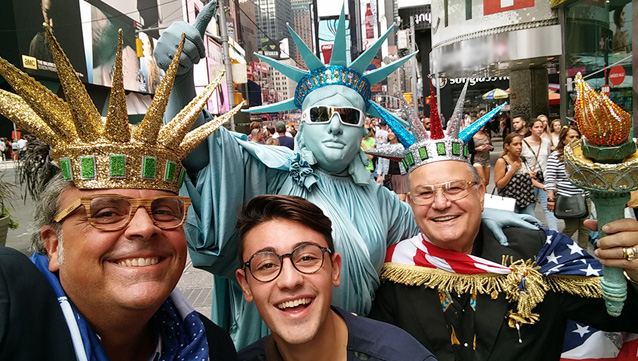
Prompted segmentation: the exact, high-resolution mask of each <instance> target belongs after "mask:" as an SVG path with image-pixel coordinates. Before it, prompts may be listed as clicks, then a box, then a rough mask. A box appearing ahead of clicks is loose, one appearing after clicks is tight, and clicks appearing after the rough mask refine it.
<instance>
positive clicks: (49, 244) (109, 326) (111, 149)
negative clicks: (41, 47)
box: [0, 24, 238, 361]
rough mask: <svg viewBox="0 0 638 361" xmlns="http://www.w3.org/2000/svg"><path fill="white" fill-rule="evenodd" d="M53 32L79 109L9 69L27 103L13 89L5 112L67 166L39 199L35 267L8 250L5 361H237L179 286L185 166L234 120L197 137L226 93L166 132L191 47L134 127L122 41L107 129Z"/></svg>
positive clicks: (2, 295)
mask: <svg viewBox="0 0 638 361" xmlns="http://www.w3.org/2000/svg"><path fill="white" fill-rule="evenodd" d="M45 31H46V33H47V37H48V39H49V42H50V46H51V51H52V53H53V56H54V59H55V63H56V67H57V72H58V76H59V78H60V83H61V84H62V87H63V90H64V95H65V98H66V101H64V100H62V99H60V98H59V97H57V96H56V95H55V94H53V93H52V92H51V91H49V90H48V89H47V88H46V87H45V86H43V85H42V84H40V83H38V82H37V81H35V80H34V79H33V78H31V77H29V76H28V75H27V74H25V73H23V72H22V71H20V70H18V69H17V68H15V67H14V66H13V65H11V64H9V63H8V62H7V61H6V60H4V59H1V58H0V74H1V75H2V76H3V77H4V78H5V79H6V80H7V82H8V83H9V84H11V86H12V87H13V88H14V89H15V91H16V93H17V95H16V94H13V93H9V92H7V91H4V90H0V113H2V114H3V115H5V116H6V117H8V118H9V119H11V120H12V121H14V122H15V123H17V124H18V125H20V126H21V127H24V128H25V129H26V130H28V131H29V132H30V133H32V134H34V135H36V136H38V137H40V138H41V139H42V140H44V141H45V142H47V143H48V144H49V145H50V146H51V147H52V150H51V156H52V158H53V159H55V161H56V162H57V164H58V165H59V166H60V169H61V172H60V174H59V175H57V176H56V177H54V178H53V179H52V180H50V181H49V183H48V184H47V185H46V187H45V189H44V190H43V191H42V193H41V194H40V198H39V200H38V202H37V205H36V210H35V223H36V226H37V230H36V231H35V232H34V234H33V235H32V238H33V247H34V249H35V250H36V252H35V253H34V254H33V256H31V258H30V260H29V259H27V258H26V257H25V256H24V255H22V254H21V253H19V252H17V251H15V250H12V249H9V248H4V247H2V248H0V320H1V321H0V360H30V361H32V360H56V361H57V360H178V359H179V360H194V359H202V360H206V359H210V360H236V359H237V354H236V352H235V348H234V345H233V344H232V341H231V339H230V337H229V335H228V334H227V333H226V332H225V331H224V330H222V329H221V328H220V327H218V326H216V325H215V324H213V323H212V322H211V321H210V320H208V319H207V318H206V317H204V316H201V315H200V314H199V313H197V312H196V311H195V310H194V309H193V307H192V306H191V305H190V304H189V303H188V301H187V299H186V297H184V295H183V294H181V292H179V290H176V289H175V286H176V285H177V282H178V280H179V278H180V277H181V275H182V271H183V270H184V266H185V263H186V256H187V254H186V252H187V250H186V248H187V246H186V239H185V234H184V229H183V223H184V221H185V219H186V214H187V209H188V207H189V204H190V199H189V198H186V197H182V196H178V195H177V194H176V193H177V192H178V190H179V188H180V186H181V183H182V181H183V178H184V173H185V171H184V169H183V167H182V165H181V160H182V159H183V158H184V156H185V155H186V154H188V153H189V152H190V151H191V150H192V149H193V148H194V147H196V146H197V144H199V142H201V141H202V140H203V139H205V138H206V137H207V136H208V135H209V134H210V133H211V132H213V131H214V130H215V129H216V128H217V127H219V125H220V124H221V123H222V122H223V121H225V120H226V119H228V118H229V117H230V116H231V115H232V112H231V113H229V114H227V115H224V116H221V117H219V118H216V119H215V120H213V121H211V122H209V123H208V124H206V125H205V126H203V127H201V128H198V129H195V130H193V131H191V132H189V128H190V127H191V125H192V123H193V122H194V120H195V118H196V116H197V114H198V113H199V112H200V111H201V109H202V108H203V106H204V105H205V103H206V100H207V99H208V97H209V96H210V94H211V93H212V92H213V91H214V89H215V86H216V85H217V84H211V85H210V86H209V87H208V88H207V89H206V91H205V92H204V94H202V95H201V96H200V97H197V98H196V99H194V100H193V102H192V103H190V104H189V105H188V106H187V107H186V108H184V110H183V111H181V112H180V113H179V114H178V115H177V116H176V117H175V118H174V119H173V120H172V121H171V122H170V123H168V124H167V125H165V126H163V125H162V118H163V115H164V111H165V108H166V102H167V100H168V93H169V92H170V89H171V86H172V82H173V79H174V77H175V73H176V70H177V65H178V62H177V59H179V54H180V52H181V48H182V46H183V45H180V47H179V49H178V51H177V55H176V61H174V62H173V64H172V65H171V66H170V68H169V70H168V72H167V75H166V76H165V77H164V79H163V81H162V83H161V85H160V86H159V88H158V90H157V93H156V94H155V97H154V99H153V101H152V103H151V105H150V108H149V110H148V112H147V114H146V115H145V117H144V119H143V121H142V123H141V124H140V125H139V126H133V125H130V124H129V121H128V116H127V111H126V99H125V94H124V87H123V77H122V32H121V31H120V33H119V38H118V43H117V60H116V66H115V70H114V81H113V87H112V91H111V97H110V103H109V109H108V115H107V116H106V119H105V120H103V119H101V116H100V113H99V112H98V111H97V109H96V108H95V106H94V105H93V103H92V101H91V98H90V97H89V95H88V93H87V91H86V89H85V88H84V85H83V84H82V83H81V81H80V78H79V77H78V75H77V74H76V72H75V70H74V69H73V67H72V66H71V63H70V61H69V59H68V58H67V57H66V55H65V54H64V52H63V51H62V49H61V48H60V46H59V44H58V42H57V40H56V39H55V38H54V37H53V33H52V30H51V28H50V27H49V26H48V25H46V24H45ZM182 44H183V40H182ZM114 45H115V44H114ZM237 110H238V108H237V109H235V110H233V112H235V111H237ZM193 114H194V115H193Z"/></svg>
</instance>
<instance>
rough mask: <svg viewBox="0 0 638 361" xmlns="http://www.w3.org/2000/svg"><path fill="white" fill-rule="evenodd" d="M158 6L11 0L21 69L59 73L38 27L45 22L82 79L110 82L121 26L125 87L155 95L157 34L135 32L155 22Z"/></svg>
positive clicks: (143, 1)
mask: <svg viewBox="0 0 638 361" xmlns="http://www.w3.org/2000/svg"><path fill="white" fill-rule="evenodd" d="M157 8H158V7H157V0H137V1H129V0H105V1H99V0H90V1H85V0H15V1H14V9H15V14H16V20H17V21H16V27H17V31H18V48H19V51H20V55H21V57H22V67H23V69H24V70H26V71H27V72H28V73H30V74H33V75H38V76H44V77H51V78H55V77H57V74H56V71H55V66H54V64H53V58H52V56H51V51H50V50H49V47H48V43H47V41H46V38H45V35H44V30H43V29H42V25H41V24H42V22H46V23H48V24H50V25H51V26H52V28H53V32H54V34H55V36H56V38H57V39H58V41H59V42H60V45H61V46H62V49H63V50H64V52H65V53H66V54H67V56H68V57H69V59H70V61H71V64H72V65H73V67H74V68H75V70H76V71H77V72H78V75H79V76H80V79H82V81H83V82H85V83H89V84H94V85H102V86H110V85H111V83H112V81H113V66H114V64H115V53H116V46H117V34H118V29H122V32H123V47H122V60H123V74H124V88H125V89H127V90H132V91H136V92H143V93H154V92H155V88H156V87H157V85H158V84H159V81H160V70H159V69H158V67H157V65H156V64H155V60H154V59H153V56H152V54H153V47H154V45H155V43H156V41H157V40H156V39H157V37H158V33H157V31H149V32H140V31H138V30H141V29H143V28H144V27H145V22H148V21H154V22H155V23H151V24H150V25H153V26H157V18H158V14H157Z"/></svg>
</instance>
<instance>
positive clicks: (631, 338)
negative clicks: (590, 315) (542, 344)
mask: <svg viewBox="0 0 638 361" xmlns="http://www.w3.org/2000/svg"><path fill="white" fill-rule="evenodd" d="M636 359H638V335H637V334H634V333H626V332H605V331H600V330H597V329H595V328H593V327H591V326H587V325H585V324H582V323H578V322H575V321H571V320H570V321H568V322H567V327H566V328H565V341H564V343H563V353H562V355H561V358H560V360H561V361H635V360H636Z"/></svg>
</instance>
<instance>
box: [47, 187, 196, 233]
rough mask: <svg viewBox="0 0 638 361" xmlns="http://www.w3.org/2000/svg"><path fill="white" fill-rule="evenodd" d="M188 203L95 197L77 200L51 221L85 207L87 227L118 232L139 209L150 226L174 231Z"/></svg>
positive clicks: (172, 198) (175, 199)
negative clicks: (146, 216)
mask: <svg viewBox="0 0 638 361" xmlns="http://www.w3.org/2000/svg"><path fill="white" fill-rule="evenodd" d="M190 204H191V200H190V198H188V197H181V196H159V197H153V198H130V197H125V196H122V195H112V194H94V195H90V196H85V197H80V198H79V199H77V200H76V201H75V202H73V203H71V204H70V205H69V206H68V207H66V208H65V209H63V210H62V211H60V212H59V213H58V214H57V215H56V216H55V217H54V218H53V220H54V221H56V222H58V223H59V222H61V221H63V220H64V219H65V218H66V217H68V216H69V215H70V214H71V213H73V212H74V211H75V210H76V209H78V208H80V206H84V209H85V210H86V217H87V218H88V220H89V223H90V224H91V225H92V226H93V227H95V228H97V229H99V230H102V231H117V230H120V229H122V228H124V227H126V226H127V225H128V224H129V223H130V222H131V219H133V215H135V212H137V209H138V208H139V207H144V209H146V212H147V213H148V215H149V217H151V219H152V220H153V223H154V224H155V225H156V226H157V227H159V228H161V229H174V228H177V227H179V226H181V225H182V224H184V220H185V219H186V212H187V210H188V206H190Z"/></svg>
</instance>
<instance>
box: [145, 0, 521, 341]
mask: <svg viewBox="0 0 638 361" xmlns="http://www.w3.org/2000/svg"><path fill="white" fill-rule="evenodd" d="M215 6H216V2H215V1H212V2H211V3H209V4H208V5H206V7H204V8H203V9H202V11H201V12H200V14H199V15H198V18H197V20H196V22H195V24H194V26H191V25H189V24H187V23H183V22H179V23H174V24H172V25H171V26H170V27H169V28H168V29H167V30H166V31H165V32H164V33H163V34H162V36H161V37H160V39H159V42H158V45H157V47H156V48H155V52H154V55H155V57H156V60H157V63H158V65H159V66H160V67H166V65H167V64H168V63H169V62H170V60H171V54H172V53H173V52H174V49H175V46H176V45H175V44H177V39H178V36H177V35H178V34H181V33H182V32H185V33H186V37H187V39H188V40H189V41H187V43H186V45H185V48H184V53H183V54H182V58H181V61H180V69H179V70H178V77H177V79H176V80H175V87H174V89H173V92H172V93H171V99H170V101H169V111H168V112H169V113H170V108H171V107H174V108H175V109H179V107H181V106H183V105H184V104H186V103H187V102H189V101H190V100H191V99H192V98H193V97H194V96H195V90H194V86H193V79H192V68H191V67H192V64H193V63H195V62H197V61H199V58H200V57H203V56H204V54H205V48H204V43H203V40H202V37H203V35H204V31H205V27H206V24H207V23H208V19H210V17H211V16H212V13H213V11H214V9H215ZM393 28H394V27H393V26H392V27H390V29H388V31H387V32H386V33H385V34H383V35H382V36H381V37H380V38H379V40H378V41H377V42H376V43H375V44H373V45H372V46H371V47H370V48H369V49H368V50H366V51H365V52H364V53H363V54H361V55H360V56H359V57H358V58H357V59H355V60H354V61H353V62H352V63H350V64H348V62H347V57H346V36H345V32H346V24H345V15H344V11H343V9H342V11H341V15H340V17H339V21H338V26H337V31H336V35H335V44H334V48H333V52H332V57H331V59H330V64H329V65H324V64H323V63H322V62H321V61H320V60H319V59H318V58H317V57H316V56H315V55H314V54H313V53H312V51H311V50H310V49H309V48H308V46H307V45H306V44H304V42H303V41H302V40H301V39H300V38H299V36H298V35H297V34H296V33H295V32H294V31H293V30H292V29H290V28H289V31H290V34H291V36H292V38H293V40H294V42H295V44H296V46H297V49H298V51H299V52H300V53H301V54H302V56H303V59H304V62H305V63H306V65H307V67H308V69H309V71H305V70H302V69H299V68H296V67H291V66H288V65H285V64H282V63H279V62H278V61H276V60H273V59H270V58H267V57H264V56H261V55H259V54H256V55H257V56H258V57H260V58H261V59H262V60H263V61H265V62H267V63H268V64H269V65H271V66H273V67H274V68H275V69H277V70H279V71H280V72H282V73H283V74H284V75H286V76H287V77H289V78H291V79H293V80H294V81H296V82H297V83H298V85H297V87H296V90H295V95H294V97H293V98H291V99H288V100H286V101H283V102H280V103H276V104H272V105H268V106H264V107H259V108H254V109H249V110H248V112H273V111H283V110H290V109H300V110H301V111H302V123H301V125H300V128H299V132H298V133H297V136H296V137H295V149H294V151H291V150H290V149H287V148H285V147H264V146H261V145H258V144H254V143H250V142H247V141H245V140H244V139H243V138H242V137H241V136H239V135H235V134H232V133H231V132H228V131H226V130H225V129H219V130H218V131H216V132H215V133H213V135H212V136H211V137H209V138H208V139H207V141H206V142H205V143H203V144H202V146H200V147H199V148H198V149H196V150H195V151H194V152H193V153H191V154H190V155H189V156H188V157H187V158H186V159H185V160H184V165H185V167H186V168H187V170H188V176H189V177H188V178H187V179H186V181H185V188H186V191H187V192H188V195H189V196H190V197H191V198H192V199H193V207H194V210H195V211H194V212H191V213H189V216H188V219H187V221H186V222H187V223H188V224H189V225H192V226H193V227H189V228H187V239H188V241H189V243H190V246H191V249H192V252H191V258H192V260H193V264H194V265H195V266H196V267H199V268H202V269H205V270H208V271H210V272H212V273H213V274H214V275H215V281H214V282H215V287H214V300H213V312H214V314H213V317H212V318H213V320H214V321H215V322H216V323H218V324H220V325H221V326H222V327H226V328H227V329H228V330H229V331H230V333H231V337H232V338H233V340H234V342H235V345H236V346H237V348H238V349H241V348H243V347H244V346H246V345H248V344H250V343H252V342H254V341H256V340H257V339H259V338H261V337H263V336H266V335H268V334H269V333H270V331H269V330H268V327H267V326H266V324H265V323H264V322H263V321H262V319H261V317H260V316H259V313H258V311H257V309H256V307H254V305H253V304H246V303H245V302H244V300H243V297H242V292H241V288H240V287H239V284H238V283H237V282H236V280H235V279H234V273H235V270H236V262H235V260H236V259H237V241H238V240H237V231H236V229H235V225H236V217H237V210H238V209H239V208H240V207H241V205H243V204H244V203H245V202H247V201H249V200H250V199H252V198H253V197H255V196H258V195H261V194H285V195H295V196H300V197H303V198H306V199H308V200H310V201H311V202H312V203H314V204H316V205H317V206H319V208H321V209H322V210H323V212H324V213H325V214H326V215H327V216H328V217H329V218H330V220H331V221H332V222H333V237H334V240H335V246H336V251H337V252H338V253H340V254H341V256H342V257H343V266H342V273H341V284H342V285H341V287H339V288H338V289H335V292H334V293H333V296H332V299H333V304H334V305H337V306H339V307H342V308H344V309H346V310H348V311H350V312H355V313H357V314H362V315H365V314H367V313H368V312H369V311H370V306H371V304H372V298H373V296H374V292H375V290H376V289H377V287H378V286H379V278H378V274H379V271H380V270H381V266H382V264H383V259H384V256H385V250H386V248H387V247H388V246H389V245H391V244H393V243H396V242H398V241H400V240H401V239H405V238H407V237H410V236H413V235H415V234H417V232H418V228H417V226H416V224H415V222H414V220H413V218H412V213H411V211H410V208H409V207H408V206H407V205H406V204H405V203H404V202H401V201H400V200H399V199H398V198H397V196H396V195H395V194H394V193H392V192H390V191H388V190H387V189H385V188H383V187H382V186H380V185H378V184H377V183H376V182H374V181H371V178H370V172H369V171H367V170H366V168H365V166H366V165H367V164H368V157H367V156H366V155H365V153H363V152H362V151H360V144H361V139H362V138H363V136H364V135H365V134H366V130H365V128H364V126H363V125H364V120H365V119H364V118H365V115H366V112H367V113H368V114H371V115H372V116H376V117H378V116H380V113H379V110H378V109H380V107H379V106H378V105H376V104H375V103H374V102H373V101H372V100H371V91H370V87H371V86H372V85H374V84H376V83H378V82H379V81H381V80H382V79H384V78H385V77H387V76H388V75H389V74H390V73H392V72H393V71H394V70H396V69H397V68H398V67H399V66H401V65H402V64H404V63H405V62H406V61H407V60H408V59H410V57H411V56H408V57H405V58H402V59H400V60H398V61H396V62H394V63H392V64H389V65H387V66H385V67H382V68H379V69H376V70H373V71H371V72H368V73H364V71H365V69H366V68H367V66H368V65H369V63H370V62H371V61H372V59H373V58H374V56H375V55H376V54H377V52H378V51H379V49H380V47H381V44H382V43H383V41H384V40H385V39H386V37H387V36H388V35H389V34H390V33H391V31H392V29H393ZM203 115H204V116H202V117H201V118H200V119H199V120H198V121H197V122H196V124H198V123H199V122H203V121H205V118H207V117H208V116H209V115H208V114H207V113H206V112H204V114H203ZM494 218H495V219H496V220H497V221H498V222H500V223H497V222H493V223H492V225H493V227H494V228H495V232H499V233H500V234H502V232H501V226H502V225H504V224H506V223H507V222H514V221H518V223H517V224H524V223H526V222H523V221H520V219H519V218H515V219H513V218H512V217H510V216H509V215H508V216H507V217H502V216H501V217H498V216H496V217H494ZM530 227H531V225H530ZM496 229H497V230H496ZM281 236H282V237H285V235H281Z"/></svg>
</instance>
